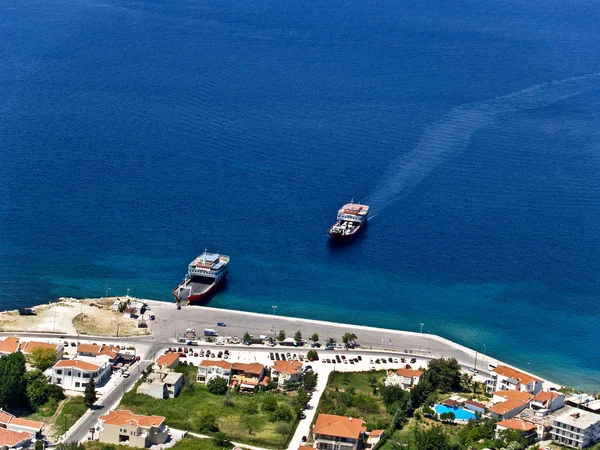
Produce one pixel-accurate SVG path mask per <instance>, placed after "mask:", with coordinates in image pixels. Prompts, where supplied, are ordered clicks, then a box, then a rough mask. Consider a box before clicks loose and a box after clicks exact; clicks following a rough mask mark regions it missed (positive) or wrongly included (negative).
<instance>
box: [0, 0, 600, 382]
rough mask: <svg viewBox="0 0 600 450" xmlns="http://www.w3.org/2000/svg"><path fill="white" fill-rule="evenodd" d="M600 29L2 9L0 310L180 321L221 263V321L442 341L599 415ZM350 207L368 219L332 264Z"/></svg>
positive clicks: (285, 5) (547, 16)
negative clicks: (117, 304) (196, 273)
mask: <svg viewBox="0 0 600 450" xmlns="http://www.w3.org/2000/svg"><path fill="white" fill-rule="evenodd" d="M599 22H600V3H599V2H592V1H579V0H562V1H556V0H536V1H512V0H456V1H452V2H448V1H446V0H429V1H426V2H423V1H421V2H419V1H416V2H415V1H398V0H329V1H325V2H323V1H314V0H284V1H282V0H262V1H260V2H252V1H248V0H220V1H214V0H36V1H22V0H4V1H1V2H0V42H1V44H0V80H1V82H0V308H1V309H5V308H7V309H8V308H10V309H12V308H16V307H19V306H30V305H34V304H39V303H43V302H47V301H49V300H53V299H56V298H57V297H59V296H74V297H84V296H98V295H104V294H105V293H106V292H108V291H109V290H110V293H111V294H112V295H125V294H126V292H127V288H130V289H131V291H130V293H131V295H134V296H136V297H142V298H153V299H158V300H165V301H172V300H171V289H172V288H173V287H174V286H175V285H176V284H178V283H179V282H180V281H181V280H182V278H183V276H184V275H185V273H186V271H187V265H188V263H189V262H190V261H191V260H192V259H193V258H194V257H196V256H197V255H198V254H200V253H201V252H202V251H203V249H204V248H205V247H207V248H208V250H209V251H216V252H222V253H225V254H228V255H230V256H231V266H230V276H229V278H228V280H227V285H226V287H225V288H224V289H223V290H222V291H221V292H220V293H219V294H218V295H217V296H215V297H214V298H213V299H212V301H211V302H210V304H209V306H212V307H220V308H230V309H242V310H251V311H254V312H262V313H268V314H270V313H271V311H272V308H271V306H272V305H277V314H281V315H287V316H299V317H305V318H311V319H322V320H332V321H337V322H349V323H355V324H358V325H373V326H380V327H390V328H397V329H404V330H411V331H416V332H418V331H419V330H420V326H419V324H420V323H424V324H425V325H424V327H423V332H424V333H435V334H439V335H441V336H444V337H446V338H449V339H452V340H454V341H457V342H459V343H461V344H464V345H467V346H469V347H471V348H473V349H475V350H479V351H480V352H483V351H486V352H487V354H488V355H492V356H493V357H497V358H499V359H500V360H503V361H506V362H508V363H511V364H514V365H517V366H521V367H523V368H524V369H526V370H529V371H531V372H533V373H536V374H539V375H541V376H545V377H548V378H551V379H552V380H553V381H557V382H560V383H564V384H569V385H575V386H577V387H579V388H583V389H589V390H596V391H600V377H599V376H598V370H599V368H600V346H599V345H597V342H598V336H599V335H600V308H598V301H599V299H600V257H599V255H600V234H599V233H598V223H600V176H598V174H600V157H599V154H600V153H599V149H600V133H599V130H600V77H599V76H598V75H597V74H598V72H600V59H599V58H598V55H599V54H600V27H598V23H599ZM594 74H596V75H594ZM352 198H354V200H356V201H365V202H368V203H369V204H370V205H371V206H372V211H373V215H374V218H373V220H371V221H370V222H369V228H368V230H367V231H366V232H365V234H364V235H363V236H361V238H360V239H359V240H358V241H357V242H355V243H354V245H350V246H344V247H339V246H332V245H329V244H328V240H327V239H328V238H327V229H328V227H329V226H331V224H332V223H333V222H334V220H335V215H336V212H337V210H338V208H339V207H340V205H342V204H343V203H345V202H347V201H349V200H351V199H352ZM289 331H293V330H289ZM338 338H339V337H338Z"/></svg>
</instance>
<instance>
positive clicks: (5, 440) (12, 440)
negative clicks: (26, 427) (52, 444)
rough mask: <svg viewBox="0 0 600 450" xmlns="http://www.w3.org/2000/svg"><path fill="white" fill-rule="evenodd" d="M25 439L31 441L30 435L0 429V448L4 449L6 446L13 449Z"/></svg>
mask: <svg viewBox="0 0 600 450" xmlns="http://www.w3.org/2000/svg"><path fill="white" fill-rule="evenodd" d="M26 439H31V434H30V433H25V432H23V431H12V430H5V429H4V428H0V447H4V446H5V445H6V446H8V447H9V448H12V447H15V446H16V445H17V444H18V443H19V442H23V441H24V440H26Z"/></svg>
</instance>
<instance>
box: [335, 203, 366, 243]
mask: <svg viewBox="0 0 600 450" xmlns="http://www.w3.org/2000/svg"><path fill="white" fill-rule="evenodd" d="M368 215H369V207H368V206H367V205H360V204H358V203H353V202H351V203H347V204H345V205H344V206H342V207H341V208H340V210H339V211H338V214H337V222H336V223H335V224H333V225H332V227H331V228H329V237H330V238H332V239H335V240H339V241H347V240H350V239H353V238H354V237H356V236H358V235H359V234H360V232H361V231H362V230H363V229H364V228H365V227H366V226H367V217H368Z"/></svg>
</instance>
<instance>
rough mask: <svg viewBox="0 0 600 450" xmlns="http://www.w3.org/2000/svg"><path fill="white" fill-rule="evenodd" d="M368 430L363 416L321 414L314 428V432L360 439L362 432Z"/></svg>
mask: <svg viewBox="0 0 600 450" xmlns="http://www.w3.org/2000/svg"><path fill="white" fill-rule="evenodd" d="M365 430H366V428H365V427H363V420H362V418H358V419H357V418H352V417H345V416H334V415H332V414H319V417H317V421H316V422H315V425H314V427H313V429H312V432H313V434H325V435H327V436H335V437H343V438H348V439H358V438H359V437H360V433H361V432H364V431H365Z"/></svg>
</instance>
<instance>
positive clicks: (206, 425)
mask: <svg viewBox="0 0 600 450" xmlns="http://www.w3.org/2000/svg"><path fill="white" fill-rule="evenodd" d="M198 430H199V431H200V432H201V433H216V432H217V431H219V425H217V418H216V417H215V415H214V414H213V413H210V412H207V413H204V414H202V415H201V416H200V419H199V420H198Z"/></svg>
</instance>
